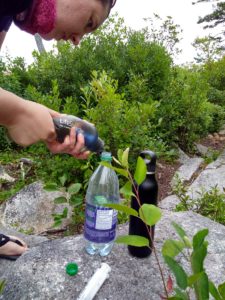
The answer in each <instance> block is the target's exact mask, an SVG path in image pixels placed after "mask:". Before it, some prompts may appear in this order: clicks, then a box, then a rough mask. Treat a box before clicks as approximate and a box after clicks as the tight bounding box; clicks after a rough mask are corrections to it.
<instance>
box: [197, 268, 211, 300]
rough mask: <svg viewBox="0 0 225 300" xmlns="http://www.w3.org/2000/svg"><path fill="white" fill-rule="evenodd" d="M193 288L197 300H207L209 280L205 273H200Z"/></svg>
mask: <svg viewBox="0 0 225 300" xmlns="http://www.w3.org/2000/svg"><path fill="white" fill-rule="evenodd" d="M194 288H195V294H196V295H197V299H198V300H208V299H209V279H208V276H207V274H206V273H205V272H202V274H201V276H200V277H199V279H198V280H197V281H196V282H195V284H194Z"/></svg>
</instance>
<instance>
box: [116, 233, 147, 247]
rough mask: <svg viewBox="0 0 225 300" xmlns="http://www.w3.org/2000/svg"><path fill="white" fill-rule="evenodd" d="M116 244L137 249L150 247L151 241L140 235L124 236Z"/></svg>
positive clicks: (119, 237)
mask: <svg viewBox="0 0 225 300" xmlns="http://www.w3.org/2000/svg"><path fill="white" fill-rule="evenodd" d="M116 243H118V244H125V245H130V246H136V247H145V246H147V247H149V240H148V239H146V238H145V237H143V236H139V235H123V236H118V238H117V239H116Z"/></svg>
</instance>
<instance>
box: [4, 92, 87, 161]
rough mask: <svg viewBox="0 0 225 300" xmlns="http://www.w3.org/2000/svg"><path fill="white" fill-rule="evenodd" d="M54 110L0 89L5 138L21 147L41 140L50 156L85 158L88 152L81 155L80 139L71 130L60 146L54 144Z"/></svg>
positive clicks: (57, 114)
mask: <svg viewBox="0 0 225 300" xmlns="http://www.w3.org/2000/svg"><path fill="white" fill-rule="evenodd" d="M59 115H60V114H59V113H57V112H56V111H53V110H50V109H48V108H47V107H45V106H44V105H41V104H38V103H36V102H33V101H28V100H24V99H22V98H20V97H18V96H16V95H14V94H13V93H10V92H8V91H5V90H3V89H1V88H0V125H3V126H5V127H6V128H7V130H8V133H9V136H10V137H11V138H12V139H13V140H14V141H15V142H16V143H17V144H19V145H21V146H29V145H31V144H34V143H36V142H38V141H44V142H45V143H46V145H47V147H48V148H49V150H50V151H51V152H53V153H68V154H70V155H72V156H74V157H76V158H79V159H86V158H87V157H88V155H89V152H88V151H85V152H83V151H82V149H83V148H84V137H83V135H82V134H79V135H78V137H77V139H76V136H75V128H74V127H73V128H71V131H70V135H69V136H67V137H66V138H65V141H64V143H62V144H60V143H58V142H57V141H56V133H55V128H54V124H53V121H52V118H53V117H55V116H59Z"/></svg>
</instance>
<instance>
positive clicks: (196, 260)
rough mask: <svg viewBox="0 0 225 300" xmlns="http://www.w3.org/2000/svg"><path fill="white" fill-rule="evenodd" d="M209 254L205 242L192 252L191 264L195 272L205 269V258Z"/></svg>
mask: <svg viewBox="0 0 225 300" xmlns="http://www.w3.org/2000/svg"><path fill="white" fill-rule="evenodd" d="M206 255H207V248H206V247H205V245H204V244H202V246H201V247H199V248H198V249H197V250H194V251H193V252H192V254H191V266H192V270H193V271H194V274H197V273H200V272H202V271H204V267H203V264H204V259H205V257H206Z"/></svg>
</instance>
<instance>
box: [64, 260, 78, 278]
mask: <svg viewBox="0 0 225 300" xmlns="http://www.w3.org/2000/svg"><path fill="white" fill-rule="evenodd" d="M77 272H78V265H77V264H76V263H73V262H72V263H68V264H67V265H66V273H67V274H68V275H70V276H74V275H76V274H77Z"/></svg>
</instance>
